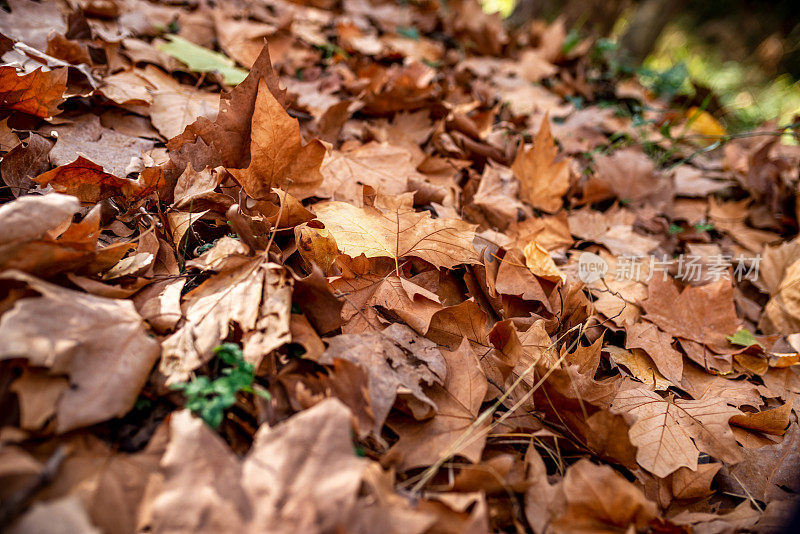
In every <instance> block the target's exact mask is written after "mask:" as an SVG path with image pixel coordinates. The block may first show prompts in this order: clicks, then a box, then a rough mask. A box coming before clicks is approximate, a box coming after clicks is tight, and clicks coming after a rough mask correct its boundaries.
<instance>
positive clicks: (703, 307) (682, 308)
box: [642, 276, 740, 364]
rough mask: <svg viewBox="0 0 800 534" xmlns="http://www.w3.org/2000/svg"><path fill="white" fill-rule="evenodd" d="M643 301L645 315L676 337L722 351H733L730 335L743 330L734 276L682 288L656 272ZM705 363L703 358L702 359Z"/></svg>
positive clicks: (718, 351)
mask: <svg viewBox="0 0 800 534" xmlns="http://www.w3.org/2000/svg"><path fill="white" fill-rule="evenodd" d="M649 289H650V294H649V295H648V297H647V300H645V301H644V302H642V307H643V308H644V310H645V312H647V315H646V316H645V318H646V319H647V320H648V321H651V322H653V323H655V324H656V325H658V327H659V328H660V329H661V330H663V331H664V332H667V333H668V334H671V335H673V336H675V337H679V338H685V339H689V340H691V341H695V342H697V343H702V344H704V345H705V346H706V347H708V348H709V349H711V350H712V351H714V352H717V353H718V354H724V353H726V352H727V353H730V352H731V348H730V343H728V340H727V336H730V335H733V334H735V333H736V331H737V330H739V324H740V322H739V318H738V317H737V316H736V308H735V306H734V303H733V287H732V286H731V282H730V280H725V279H723V280H719V281H718V282H713V283H710V284H706V285H704V286H700V287H686V288H684V289H683V291H679V290H678V286H677V284H676V283H675V282H674V281H672V280H671V279H669V280H664V279H663V278H662V277H661V276H654V277H653V279H652V280H651V281H650V287H649ZM698 363H701V364H702V362H698Z"/></svg>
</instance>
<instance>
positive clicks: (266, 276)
mask: <svg viewBox="0 0 800 534" xmlns="http://www.w3.org/2000/svg"><path fill="white" fill-rule="evenodd" d="M282 273H283V270H282V268H281V267H280V266H278V265H276V264H272V263H267V262H265V261H264V258H262V257H256V258H242V261H240V262H238V264H237V263H235V264H233V266H231V267H228V268H227V269H224V270H221V272H219V273H218V274H216V275H215V276H212V277H211V278H209V279H208V280H206V281H205V282H203V283H202V284H200V285H199V286H198V287H196V288H194V289H193V290H192V291H191V292H189V293H187V294H186V295H185V296H184V298H185V303H184V304H183V306H182V308H183V314H184V317H185V319H186V322H185V324H184V325H183V326H182V327H181V328H180V329H179V330H178V331H177V332H175V333H174V334H172V335H171V336H169V337H168V338H166V339H165V340H164V342H163V343H162V355H161V363H160V368H161V370H162V372H163V373H164V374H165V375H166V377H167V384H168V385H170V384H175V383H178V382H183V381H185V380H187V379H188V378H189V373H190V372H191V371H193V370H194V369H196V368H197V367H199V366H201V365H202V364H203V363H205V362H207V361H208V360H210V359H211V357H212V356H213V348H214V347H216V346H217V345H219V344H220V342H221V341H222V340H224V339H225V337H226V336H227V335H228V328H229V324H231V323H236V324H237V325H238V327H239V328H240V329H241V330H242V331H243V332H244V356H245V359H246V360H247V361H248V362H249V363H253V364H257V363H258V361H259V360H260V358H261V357H262V356H263V355H265V354H267V353H268V352H269V351H271V350H273V349H275V348H277V347H279V346H281V345H283V344H284V343H286V342H288V341H289V340H290V339H291V337H290V335H289V315H290V307H291V306H290V301H291V287H290V286H289V284H288V282H287V280H286V279H285V276H284V275H283V274H282Z"/></svg>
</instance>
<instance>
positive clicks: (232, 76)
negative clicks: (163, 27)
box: [157, 34, 248, 85]
mask: <svg viewBox="0 0 800 534" xmlns="http://www.w3.org/2000/svg"><path fill="white" fill-rule="evenodd" d="M164 37H166V38H167V39H168V40H169V42H168V43H160V44H159V45H158V46H157V48H158V49H159V50H161V51H162V52H166V53H167V54H169V55H171V56H172V57H174V58H175V59H177V60H178V61H180V62H182V63H185V64H186V66H187V67H189V69H190V70H191V71H193V72H218V73H220V74H221V75H222V79H223V80H225V83H227V84H229V85H238V84H239V83H241V82H242V81H243V80H244V79H245V78H246V77H247V74H248V71H246V70H244V69H240V68H239V67H237V66H236V63H234V61H233V60H232V59H231V58H229V57H228V56H226V55H223V54H220V53H219V52H214V51H213V50H209V49H208V48H204V47H202V46H199V45H196V44H194V43H193V42H191V41H187V40H186V39H184V38H182V37H178V36H177V35H172V34H168V35H165V36H164Z"/></svg>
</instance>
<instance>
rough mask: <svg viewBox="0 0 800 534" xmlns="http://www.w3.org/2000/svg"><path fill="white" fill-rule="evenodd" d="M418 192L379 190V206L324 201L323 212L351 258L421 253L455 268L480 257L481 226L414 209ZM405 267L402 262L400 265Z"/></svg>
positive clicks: (320, 212) (323, 218) (318, 210)
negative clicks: (478, 237)
mask: <svg viewBox="0 0 800 534" xmlns="http://www.w3.org/2000/svg"><path fill="white" fill-rule="evenodd" d="M412 202H413V193H406V194H403V195H400V196H397V197H384V196H380V195H379V196H378V197H377V199H376V200H375V205H374V206H364V207H363V208H357V207H355V206H353V205H352V204H348V203H346V202H320V203H319V204H316V205H315V206H314V211H315V213H316V214H317V218H318V219H319V220H320V221H321V222H322V223H323V224H324V225H325V228H326V229H327V230H328V231H330V233H331V234H332V235H333V237H334V239H336V244H337V245H338V246H339V250H340V251H342V252H343V253H344V254H347V255H348V256H350V257H351V258H355V257H358V256H360V255H361V254H364V255H365V256H366V257H368V258H378V257H387V258H393V259H394V260H395V262H396V263H398V264H399V260H400V259H401V258H404V257H406V256H414V257H416V258H421V259H423V260H425V261H427V262H429V263H431V264H433V265H435V266H436V267H445V268H448V269H449V268H453V267H455V266H456V265H459V264H462V263H476V262H477V253H476V252H475V248H474V247H473V246H472V240H473V239H474V237H475V226H474V225H471V224H468V223H465V222H463V221H461V220H456V219H431V217H430V213H428V212H424V211H423V212H417V211H414V207H413V204H412ZM397 270H398V272H399V267H398V268H397Z"/></svg>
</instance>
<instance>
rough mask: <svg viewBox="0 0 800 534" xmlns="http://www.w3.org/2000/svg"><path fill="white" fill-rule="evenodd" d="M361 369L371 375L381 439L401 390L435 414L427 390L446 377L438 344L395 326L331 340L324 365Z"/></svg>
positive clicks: (375, 429)
mask: <svg viewBox="0 0 800 534" xmlns="http://www.w3.org/2000/svg"><path fill="white" fill-rule="evenodd" d="M335 358H338V359H342V360H347V361H350V362H353V363H356V364H358V365H359V366H361V367H362V368H363V369H364V370H365V371H366V372H367V373H368V375H369V399H370V405H371V407H372V413H373V416H374V420H375V426H374V427H373V429H372V430H373V432H374V434H375V435H376V436H380V434H381V428H382V427H383V423H384V421H385V420H386V417H387V416H388V415H389V410H391V408H392V405H393V404H394V402H395V398H396V396H397V394H398V391H400V390H402V391H408V392H410V393H411V395H413V396H414V398H416V399H417V400H418V401H420V402H421V403H423V404H426V405H427V407H426V408H423V409H422V410H423V411H422V413H421V414H420V416H424V415H426V414H425V412H426V411H427V412H431V413H432V412H435V411H436V409H437V406H436V404H435V403H434V401H433V400H431V399H430V398H429V397H428V395H427V394H426V393H425V392H424V391H423V384H425V385H426V386H428V387H430V386H433V385H434V384H441V383H442V381H443V380H444V378H445V374H446V368H445V360H444V359H443V358H442V354H441V352H439V349H438V348H436V344H435V343H433V342H431V341H428V340H427V339H425V338H423V337H421V336H419V335H418V334H416V333H415V332H414V331H413V330H411V329H410V328H409V327H407V326H403V325H400V324H397V323H395V324H392V325H391V326H389V327H388V328H386V329H384V330H382V331H380V332H368V333H364V334H342V335H339V336H336V337H334V338H330V340H329V341H328V348H327V350H326V351H325V352H324V353H323V355H322V357H321V358H320V360H319V361H320V363H327V364H333V362H334V359H335Z"/></svg>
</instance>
